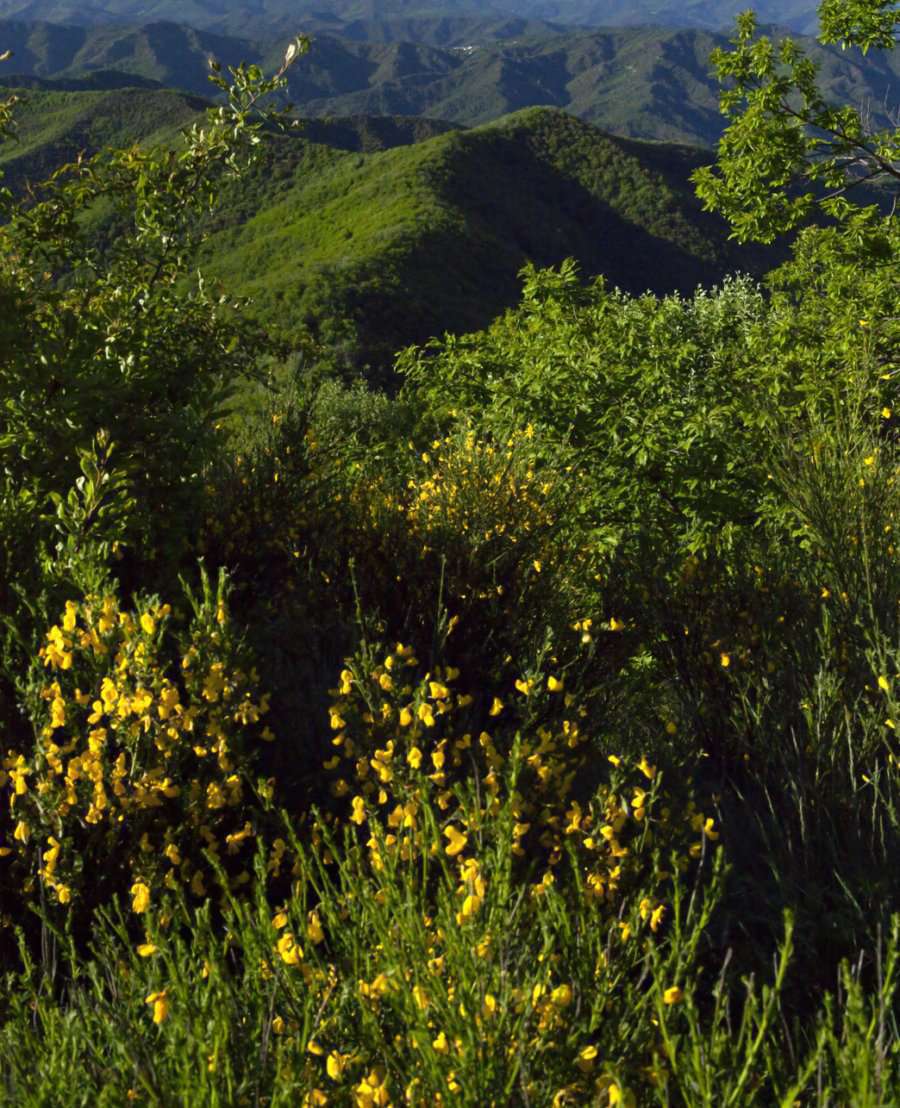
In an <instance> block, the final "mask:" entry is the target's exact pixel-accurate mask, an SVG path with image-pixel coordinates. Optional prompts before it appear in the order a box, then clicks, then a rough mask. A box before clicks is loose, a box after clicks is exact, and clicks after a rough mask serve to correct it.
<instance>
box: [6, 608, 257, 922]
mask: <svg viewBox="0 0 900 1108" xmlns="http://www.w3.org/2000/svg"><path fill="white" fill-rule="evenodd" d="M170 618H171V609H170V607H169V605H167V604H163V605H160V604H145V605H143V606H140V607H139V608H138V609H137V610H135V611H125V610H123V609H122V608H121V607H120V605H119V603H118V601H117V599H116V598H115V597H113V596H106V597H103V598H91V599H88V600H85V601H84V602H83V603H80V604H79V603H76V602H74V601H69V602H67V603H66V606H65V610H64V612H63V613H62V616H61V619H60V621H59V623H57V624H55V625H54V626H53V627H51V628H50V630H49V631H48V632H47V634H46V636H45V640H44V644H43V646H42V647H41V649H40V655H39V656H40V663H41V666H40V668H41V670H42V671H43V675H44V676H43V680H40V681H38V683H37V685H36V687H35V689H34V693H33V696H32V704H31V705H30V707H31V717H32V720H33V721H34V725H35V731H36V734H35V741H34V744H33V747H32V748H31V749H30V750H27V751H23V750H8V751H7V753H6V756H5V757H4V759H3V761H2V767H3V769H2V772H0V785H2V784H5V783H6V782H7V781H8V782H9V783H10V784H11V785H12V788H11V790H10V798H9V815H10V818H11V835H10V836H9V839H8V840H6V841H4V840H5V839H6V836H4V835H3V829H2V824H0V853H2V854H3V855H4V856H6V857H7V858H9V856H10V855H15V856H16V858H17V859H18V860H19V861H21V862H22V863H24V864H25V869H26V876H25V878H24V880H25V881H26V882H29V881H31V882H33V876H34V874H33V872H31V873H28V872H27V871H28V870H29V869H32V871H33V865H30V861H31V859H32V858H33V857H34V852H33V851H32V850H31V849H30V844H31V845H32V846H33V845H34V844H38V849H39V854H40V857H39V862H40V864H39V866H38V868H37V876H38V878H39V880H40V881H41V883H42V884H43V885H44V886H45V887H46V888H48V889H51V890H53V892H54V893H55V896H56V899H57V900H58V901H59V902H60V903H62V904H65V903H68V902H70V900H71V898H72V895H73V892H74V891H75V890H74V888H73V882H76V881H77V880H78V875H79V874H80V873H82V872H83V871H84V870H85V869H86V868H87V869H88V872H93V874H96V873H97V872H98V869H97V867H102V869H101V870H100V872H104V871H107V870H111V869H113V868H114V867H113V865H112V864H111V863H112V862H113V861H114V860H115V861H116V862H125V863H126V864H127V865H128V866H129V868H130V869H131V872H132V874H133V881H134V883H133V886H132V898H133V899H132V903H133V908H134V910H135V911H136V912H143V911H145V910H146V908H147V906H148V905H149V902H150V895H151V889H152V887H153V886H154V885H156V884H158V883H160V884H162V885H163V886H165V887H168V888H176V887H178V886H186V887H187V888H189V889H190V890H191V891H192V892H193V893H194V894H195V895H197V896H202V895H204V894H205V893H206V891H207V890H206V881H205V878H204V872H205V871H206V870H208V864H207V863H206V861H205V860H204V859H203V858H202V852H203V851H204V850H206V851H208V852H210V853H211V854H213V855H214V856H217V857H221V858H222V860H223V862H224V861H226V860H227V859H229V858H232V859H233V858H234V857H235V856H236V855H238V854H239V853H240V851H241V849H242V847H243V845H244V844H245V843H246V842H249V841H252V839H253V837H254V829H253V823H252V821H251V820H250V819H248V818H245V817H246V813H245V811H244V808H245V803H244V794H245V779H246V771H247V767H248V764H249V760H250V757H251V755H252V752H253V748H254V744H255V742H256V740H258V739H259V738H262V737H269V733H268V732H267V731H266V730H265V729H262V728H261V727H260V726H259V725H260V721H261V718H262V717H263V716H264V715H265V713H266V711H267V708H268V704H267V698H266V697H265V696H261V697H260V696H257V695H256V692H255V686H256V683H257V677H256V674H255V673H254V672H252V671H249V672H248V671H247V670H245V669H243V668H241V667H240V665H238V664H236V661H237V655H236V653H235V648H234V646H233V643H232V639H231V635H230V633H229V628H228V625H227V624H228V620H227V612H226V610H225V607H224V603H223V601H222V600H221V599H220V600H219V601H218V602H217V603H216V605H215V608H214V609H213V610H212V611H211V612H207V613H206V618H201V617H199V616H198V618H197V620H195V623H194V625H193V627H192V630H191V635H190V637H189V640H188V641H187V643H186V644H185V645H184V647H183V651H182V652H181V655H180V660H176V661H173V660H172V657H171V654H170V653H169V640H170V638H171V636H170V635H169V634H168V624H169V622H170ZM41 843H45V844H46V846H45V847H44V848H41V847H40V844H41ZM123 852H124V855H125V856H124V857H122V855H123ZM16 858H13V859H11V861H13V862H14V861H15V860H16ZM233 868H237V867H233ZM243 874H244V875H243V876H242V875H241V874H238V875H237V877H236V880H238V881H239V882H245V881H248V880H249V874H247V873H246V871H243Z"/></svg>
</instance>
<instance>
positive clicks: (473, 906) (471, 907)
mask: <svg viewBox="0 0 900 1108" xmlns="http://www.w3.org/2000/svg"><path fill="white" fill-rule="evenodd" d="M482 903H483V901H482V899H481V897H480V896H476V895H475V893H470V894H469V895H468V896H467V897H466V899H465V900H464V901H463V906H462V909H461V911H459V912H457V914H456V922H457V923H458V924H459V925H460V927H461V926H462V925H463V924H464V923H467V922H468V921H469V920H470V919H472V918H473V917H474V916H477V915H478V913H479V911H480V910H481V905H482Z"/></svg>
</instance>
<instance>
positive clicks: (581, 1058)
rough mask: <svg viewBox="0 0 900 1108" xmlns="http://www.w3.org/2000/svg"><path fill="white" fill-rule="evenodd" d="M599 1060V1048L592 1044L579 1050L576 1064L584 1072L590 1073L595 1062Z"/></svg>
mask: <svg viewBox="0 0 900 1108" xmlns="http://www.w3.org/2000/svg"><path fill="white" fill-rule="evenodd" d="M596 1060H597V1048H596V1047H595V1046H594V1045H593V1044H590V1045H589V1046H585V1047H582V1048H581V1050H579V1052H578V1057H577V1058H576V1060H575V1065H576V1066H578V1068H579V1069H580V1070H581V1072H582V1073H590V1071H591V1070H592V1069H593V1068H594V1062H595V1061H596Z"/></svg>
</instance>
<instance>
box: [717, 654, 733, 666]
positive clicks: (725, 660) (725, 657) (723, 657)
mask: <svg viewBox="0 0 900 1108" xmlns="http://www.w3.org/2000/svg"><path fill="white" fill-rule="evenodd" d="M719 662H720V663H721V666H722V669H728V667H729V666H730V665H731V655H730V654H720V655H719Z"/></svg>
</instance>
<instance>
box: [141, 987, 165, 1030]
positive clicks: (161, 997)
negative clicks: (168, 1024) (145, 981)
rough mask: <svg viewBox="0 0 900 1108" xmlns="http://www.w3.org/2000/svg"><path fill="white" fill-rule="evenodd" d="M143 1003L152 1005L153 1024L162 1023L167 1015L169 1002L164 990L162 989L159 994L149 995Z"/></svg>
mask: <svg viewBox="0 0 900 1108" xmlns="http://www.w3.org/2000/svg"><path fill="white" fill-rule="evenodd" d="M144 1003H145V1004H152V1005H153V1022H154V1023H162V1022H163V1020H165V1018H166V1017H167V1016H168V1014H169V1000H168V995H167V990H166V989H163V990H162V991H161V992H156V993H151V994H150V995H149V996H148V997H147V998H146V1000H145V1001H144Z"/></svg>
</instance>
